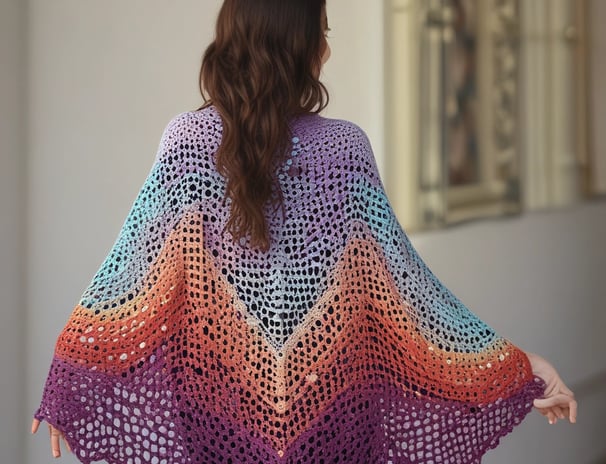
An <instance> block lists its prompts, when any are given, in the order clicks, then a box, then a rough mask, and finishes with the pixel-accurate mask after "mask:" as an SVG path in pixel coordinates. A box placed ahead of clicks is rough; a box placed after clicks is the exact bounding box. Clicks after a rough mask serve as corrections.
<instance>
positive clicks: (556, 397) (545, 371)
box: [526, 353, 577, 424]
mask: <svg viewBox="0 0 606 464" xmlns="http://www.w3.org/2000/svg"><path fill="white" fill-rule="evenodd" d="M526 355H527V356H528V359H529V360H530V365H531V366H532V373H533V374H534V375H536V376H538V377H540V378H541V379H543V380H544V381H545V384H546V385H547V386H546V388H545V393H544V395H545V397H544V398H541V399H536V400H534V407H535V408H537V410H538V411H539V412H540V413H541V414H542V415H543V416H545V417H547V419H548V420H549V423H550V424H555V423H556V422H557V421H558V419H565V418H566V417H568V420H569V421H570V423H572V424H574V423H575V422H576V421H577V402H576V401H575V399H574V393H572V391H571V390H570V389H569V388H568V387H567V386H566V385H565V384H564V382H563V381H562V379H561V378H560V376H559V375H558V373H557V372H556V370H555V368H554V367H553V366H552V365H551V364H549V362H548V361H546V360H545V359H543V358H541V357H540V356H538V355H536V354H533V353H526Z"/></svg>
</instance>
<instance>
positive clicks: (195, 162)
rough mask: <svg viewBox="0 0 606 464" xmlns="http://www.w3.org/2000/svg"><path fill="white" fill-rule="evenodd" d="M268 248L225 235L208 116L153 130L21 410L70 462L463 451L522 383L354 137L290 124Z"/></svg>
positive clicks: (457, 456) (437, 457) (410, 458)
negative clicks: (120, 215) (145, 164)
mask: <svg viewBox="0 0 606 464" xmlns="http://www.w3.org/2000/svg"><path fill="white" fill-rule="evenodd" d="M291 126H292V127H291V129H292V147H291V153H290V155H289V156H288V157H287V159H286V161H285V162H284V163H283V164H282V165H281V166H279V167H278V168H277V173H276V174H277V181H278V183H279V185H280V188H281V189H282V192H283V201H284V203H283V209H278V210H276V211H274V210H269V209H268V211H267V213H266V215H267V220H268V224H269V229H270V234H271V241H272V242H271V243H272V244H271V247H270V249H269V250H268V251H266V252H261V251H259V250H255V249H251V248H250V247H248V246H247V242H246V241H241V242H240V243H233V241H232V238H231V236H230V235H229V234H228V233H226V232H224V227H225V224H226V221H227V218H228V215H229V201H227V202H224V193H225V182H224V179H223V178H222V177H221V175H219V174H218V172H217V170H216V167H215V164H214V158H213V156H214V154H215V152H216V150H217V148H218V146H219V144H220V141H221V132H222V125H221V118H220V117H219V116H218V113H217V112H216V110H215V109H213V108H212V107H211V108H207V109H204V110H200V111H195V112H188V113H183V114H181V115H178V116H176V117H175V118H174V119H173V120H172V121H171V122H170V123H169V124H168V126H167V128H166V130H165V131H164V134H163V136H162V139H161V142H160V147H159V150H158V153H157V156H156V159H155V162H154V164H153V167H152V169H151V171H150V173H149V175H148V177H147V179H146V180H145V183H144V185H143V187H142V189H141V191H140V193H139V194H138V196H137V198H136V200H135V202H134V204H133V206H132V209H131V211H130V213H129V214H128V217H127V218H126V221H125V223H124V226H123V228H122V230H121V231H120V233H119V236H118V238H117V240H116V242H115V244H114V245H113V247H112V248H111V250H110V251H109V254H108V255H107V258H106V259H105V260H104V262H103V263H102V265H101V267H100V269H99V270H98V272H97V273H96V275H95V276H94V278H93V279H92V281H91V283H90V285H89V286H88V288H86V289H85V291H84V293H83V295H82V297H81V299H80V301H79V303H78V304H77V305H76V307H75V309H74V310H73V313H72V314H71V317H70V318H69V321H68V322H67V325H66V326H65V328H64V329H63V331H62V332H61V334H60V335H59V337H58V340H57V344H56V348H55V352H54V357H53V360H52V365H51V367H50V373H49V375H48V378H47V381H46V386H45V389H44V394H43V398H42V401H41V405H40V407H39V409H38V410H37V411H36V412H35V417H36V418H38V419H40V420H45V421H47V422H49V423H50V424H53V425H55V426H56V427H57V428H59V429H60V430H62V431H63V432H64V433H65V436H66V439H67V440H68V442H69V444H70V446H71V448H72V449H73V451H74V452H75V454H76V456H77V458H78V459H79V460H80V461H81V462H83V463H90V462H93V461H99V460H106V461H107V462H108V463H111V464H124V463H156V464H157V463H166V464H173V463H204V464H214V463H223V464H225V463H234V464H249V463H263V464H280V463H293V464H294V463H301V464H303V463H308V464H319V463H351V464H361V463H371V464H374V463H393V464H404V463H406V464H408V463H415V464H422V463H428V464H429V463H479V462H480V459H481V456H482V455H483V454H484V453H485V452H486V451H487V450H488V449H490V448H493V447H495V446H496V445H497V443H498V442H499V439H500V438H501V437H502V436H503V435H505V434H507V433H508V432H510V431H511V429H512V428H513V427H514V426H515V425H517V424H518V423H520V421H522V419H523V418H524V417H525V415H526V414H527V413H528V412H529V411H530V409H531V407H532V401H533V399H534V398H537V397H539V396H541V394H542V392H543V388H544V384H543V383H542V382H541V381H540V380H539V379H538V378H535V377H533V375H532V371H531V368H530V364H529V361H528V358H527V357H526V355H525V354H524V353H523V352H522V351H521V350H520V349H519V348H517V347H516V346H514V345H513V344H512V343H511V342H510V341H508V340H506V339H504V338H502V337H500V336H498V335H497V334H496V333H495V331H494V330H493V329H491V328H490V327H489V326H487V325H486V324H485V323H484V322H483V321H482V320H480V319H479V318H478V317H477V316H476V315H474V314H473V313H472V312H470V310H469V309H468V308H467V307H466V306H465V305H463V303H461V302H460V301H459V300H458V299H457V298H456V297H455V296H454V295H453V294H452V293H451V292H450V291H449V290H448V289H447V288H445V287H444V285H443V284H442V283H441V282H440V281H439V280H438V279H437V278H436V277H435V276H434V275H433V274H432V273H431V271H430V270H429V269H428V268H427V266H426V265H425V264H424V262H423V261H422V260H421V258H420V257H419V256H418V254H417V253H416V251H415V250H414V248H413V247H412V246H411V243H410V242H409V240H408V238H407V236H406V235H405V233H404V231H403V230H402V228H401V227H400V225H399V223H398V221H397V219H396V217H395V216H394V213H393V210H392V208H391V206H390V204H389V202H388V199H387V197H386V195H385V191H384V188H383V185H382V183H381V180H380V178H379V174H378V171H377V167H376V164H375V159H374V157H373V154H372V151H371V148H370V144H369V141H368V139H367V137H366V135H365V134H364V132H363V131H362V130H361V129H359V128H358V127H357V126H355V125H354V124H352V123H349V122H346V121H340V120H332V119H327V118H323V117H320V116H318V115H306V116H302V117H299V118H297V119H295V120H293V122H292V125H291Z"/></svg>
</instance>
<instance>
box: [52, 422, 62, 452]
mask: <svg viewBox="0 0 606 464" xmlns="http://www.w3.org/2000/svg"><path fill="white" fill-rule="evenodd" d="M49 429H50V435H51V450H52V452H53V456H54V457H56V458H58V457H60V456H61V445H60V442H59V441H60V439H61V432H60V431H59V430H57V429H56V428H55V427H53V426H50V425H49Z"/></svg>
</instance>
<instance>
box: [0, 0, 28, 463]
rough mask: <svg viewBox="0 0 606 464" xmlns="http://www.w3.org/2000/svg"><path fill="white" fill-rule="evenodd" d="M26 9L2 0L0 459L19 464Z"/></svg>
mask: <svg viewBox="0 0 606 464" xmlns="http://www.w3.org/2000/svg"><path fill="white" fill-rule="evenodd" d="M24 25H25V8H24V4H23V2H21V1H19V0H4V1H2V2H0V317H1V321H0V372H2V374H1V375H0V392H2V394H1V395H0V418H1V420H0V461H2V462H6V463H9V462H10V463H19V462H22V450H23V444H24V437H25V436H26V435H25V429H26V422H27V421H26V419H25V418H24V415H23V401H24V399H25V398H24V397H23V395H22V393H21V392H22V389H23V382H24V375H23V374H24V368H23V364H24V360H25V357H24V356H23V348H24V347H25V343H24V339H23V335H24V320H25V304H24V302H25V298H24V294H25V291H24V275H23V270H24V266H23V263H24V261H25V258H24V245H25V243H24V240H23V239H22V237H23V231H24V218H25V212H24V210H25V208H24V207H25V199H24V197H23V195H24V194H25V192H26V190H25V188H24V185H23V183H24V180H25V177H24V167H25V164H24V161H25V151H24V149H25V146H24V140H25V138H24V135H25V134H24V121H23V118H24V116H25V112H24V109H23V106H24V103H25V102H24V96H25V86H24V82H23V81H24V78H25V67H24V66H25V60H24V58H23V57H24V46H25V41H24V39H25V34H24V33H23V26H24Z"/></svg>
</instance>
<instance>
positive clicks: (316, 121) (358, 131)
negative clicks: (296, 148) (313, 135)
mask: <svg viewBox="0 0 606 464" xmlns="http://www.w3.org/2000/svg"><path fill="white" fill-rule="evenodd" d="M298 122H299V123H300V124H301V125H307V126H311V127H313V128H314V129H316V130H318V131H320V132H323V133H325V134H326V135H328V136H354V137H364V138H367V136H366V133H365V132H364V130H363V129H362V128H361V127H360V126H358V125H357V124H356V123H354V122H352V121H349V120H346V119H337V118H329V117H326V116H321V115H318V114H312V115H308V116H304V117H301V118H300V119H299V120H298Z"/></svg>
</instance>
